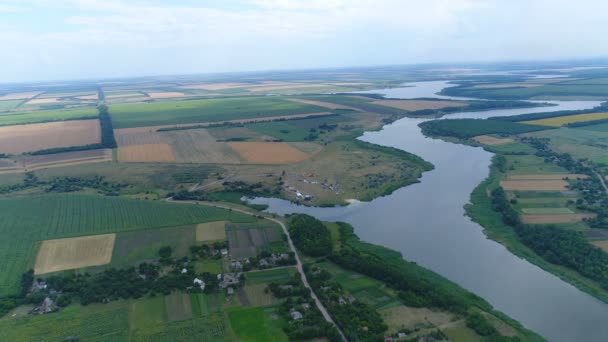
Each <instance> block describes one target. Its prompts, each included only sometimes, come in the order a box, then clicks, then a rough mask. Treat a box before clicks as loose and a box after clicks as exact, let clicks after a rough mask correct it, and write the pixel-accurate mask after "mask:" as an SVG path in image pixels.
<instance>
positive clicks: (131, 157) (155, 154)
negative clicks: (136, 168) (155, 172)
mask: <svg viewBox="0 0 608 342" xmlns="http://www.w3.org/2000/svg"><path fill="white" fill-rule="evenodd" d="M118 161H121V162H139V163H142V162H174V161H175V154H174V153H173V150H172V149H171V146H169V144H143V145H129V146H121V147H119V148H118Z"/></svg>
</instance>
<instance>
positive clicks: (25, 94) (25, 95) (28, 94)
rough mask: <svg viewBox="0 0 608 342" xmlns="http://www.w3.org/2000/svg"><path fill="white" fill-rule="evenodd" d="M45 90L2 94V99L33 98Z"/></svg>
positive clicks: (0, 98) (0, 97)
mask: <svg viewBox="0 0 608 342" xmlns="http://www.w3.org/2000/svg"><path fill="white" fill-rule="evenodd" d="M42 93H43V91H28V92H22V93H10V94H4V95H0V101H8V100H25V99H29V98H32V97H34V96H36V95H38V94H42Z"/></svg>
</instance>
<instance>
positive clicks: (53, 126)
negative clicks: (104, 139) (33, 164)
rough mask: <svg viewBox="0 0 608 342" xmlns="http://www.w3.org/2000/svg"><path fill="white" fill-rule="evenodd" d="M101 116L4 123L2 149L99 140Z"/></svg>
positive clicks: (19, 150) (16, 150)
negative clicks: (86, 118) (95, 117)
mask: <svg viewBox="0 0 608 342" xmlns="http://www.w3.org/2000/svg"><path fill="white" fill-rule="evenodd" d="M100 139H101V129H100V127H99V120H75V121H65V122H47V123H36V124H29V125H17V126H3V127H0V153H7V154H19V153H23V152H31V151H38V150H43V149H49V148H57V147H69V146H83V145H92V144H99V143H100Z"/></svg>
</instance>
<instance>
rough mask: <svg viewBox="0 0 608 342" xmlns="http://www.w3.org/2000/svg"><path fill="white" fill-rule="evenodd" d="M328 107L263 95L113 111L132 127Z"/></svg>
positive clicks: (119, 123) (116, 120) (121, 124)
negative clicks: (259, 96)
mask: <svg viewBox="0 0 608 342" xmlns="http://www.w3.org/2000/svg"><path fill="white" fill-rule="evenodd" d="M324 110H325V108H322V107H318V106H312V105H307V104H302V103H297V102H293V101H289V100H285V99H281V98H276V97H261V98H227V99H205V100H191V101H172V102H155V103H149V104H116V105H112V106H111V108H110V114H111V116H112V121H113V124H114V127H115V128H129V127H144V126H160V125H177V124H189V123H204V122H219V121H226V120H239V119H256V118H263V117H276V116H285V115H293V114H305V113H319V112H323V111H324ZM0 124H2V121H0Z"/></svg>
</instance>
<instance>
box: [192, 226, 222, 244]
mask: <svg viewBox="0 0 608 342" xmlns="http://www.w3.org/2000/svg"><path fill="white" fill-rule="evenodd" d="M226 223H227V222H226V221H217V222H207V223H200V224H197V225H196V241H201V242H204V241H217V240H225V239H226V228H225V227H226Z"/></svg>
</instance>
